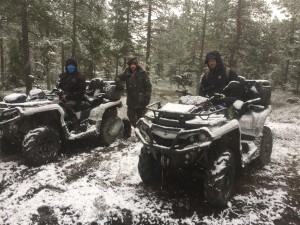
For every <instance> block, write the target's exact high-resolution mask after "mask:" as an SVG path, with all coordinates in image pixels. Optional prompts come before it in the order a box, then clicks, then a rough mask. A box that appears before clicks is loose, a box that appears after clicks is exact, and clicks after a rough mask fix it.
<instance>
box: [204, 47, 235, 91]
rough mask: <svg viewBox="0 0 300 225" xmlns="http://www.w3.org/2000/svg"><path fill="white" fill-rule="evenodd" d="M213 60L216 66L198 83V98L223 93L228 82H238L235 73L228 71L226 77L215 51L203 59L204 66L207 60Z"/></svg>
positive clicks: (224, 69) (220, 60)
mask: <svg viewBox="0 0 300 225" xmlns="http://www.w3.org/2000/svg"><path fill="white" fill-rule="evenodd" d="M211 58H215V59H216V62H217V66H216V68H214V69H209V71H208V72H207V73H205V74H204V75H203V76H202V78H201V82H200V89H199V90H200V91H199V95H200V96H207V95H208V96H212V95H213V94H214V93H223V89H224V88H225V87H226V86H227V84H228V83H229V82H230V81H233V80H236V81H238V76H237V74H236V72H234V71H233V70H231V69H229V73H228V76H227V75H226V67H225V66H224V65H223V62H222V59H221V56H220V53H219V52H217V51H213V52H209V53H208V54H207V55H206V58H205V64H207V66H208V60H209V59H211Z"/></svg>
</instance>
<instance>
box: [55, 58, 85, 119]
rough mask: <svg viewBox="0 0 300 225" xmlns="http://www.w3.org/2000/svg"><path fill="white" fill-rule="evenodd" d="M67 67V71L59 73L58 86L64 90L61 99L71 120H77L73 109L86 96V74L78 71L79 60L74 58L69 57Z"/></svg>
mask: <svg viewBox="0 0 300 225" xmlns="http://www.w3.org/2000/svg"><path fill="white" fill-rule="evenodd" d="M65 69H66V71H65V72H64V73H62V74H60V75H59V81H58V83H57V87H58V88H60V89H61V90H62V91H63V94H62V95H61V96H60V100H61V102H62V103H63V107H64V108H65V109H66V112H67V114H68V116H69V117H70V120H72V121H75V122H77V117H76V115H75V113H74V110H73V109H74V107H75V106H76V105H77V104H79V102H80V101H81V100H82V98H83V96H84V93H85V90H86V82H85V78H84V76H83V75H82V74H81V73H80V72H79V71H78V69H77V62H76V61H75V60H74V59H67V61H66V67H65Z"/></svg>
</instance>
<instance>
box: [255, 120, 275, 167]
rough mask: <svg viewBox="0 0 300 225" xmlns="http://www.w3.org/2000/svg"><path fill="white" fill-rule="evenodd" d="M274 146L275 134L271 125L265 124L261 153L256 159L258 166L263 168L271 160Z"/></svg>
mask: <svg viewBox="0 0 300 225" xmlns="http://www.w3.org/2000/svg"><path fill="white" fill-rule="evenodd" d="M272 148H273V135H272V131H271V129H270V128H269V127H267V126H264V130H263V136H262V139H261V143H260V155H259V156H258V157H257V159H255V164H256V165H257V167H259V168H262V167H264V166H265V165H267V164H268V163H269V162H270V161H271V154H272Z"/></svg>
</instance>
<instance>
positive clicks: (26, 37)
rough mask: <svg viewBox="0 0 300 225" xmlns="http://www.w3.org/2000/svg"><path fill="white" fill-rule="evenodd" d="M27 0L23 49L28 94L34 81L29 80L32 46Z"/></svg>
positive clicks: (23, 19)
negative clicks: (30, 44)
mask: <svg viewBox="0 0 300 225" xmlns="http://www.w3.org/2000/svg"><path fill="white" fill-rule="evenodd" d="M28 23H29V22H28V12H27V1H23V2H22V11H21V26H22V49H23V76H24V81H25V86H26V94H29V91H30V90H31V89H32V83H31V81H30V80H29V76H28V75H30V74H31V63H30V47H29V28H28V27H29V24H28Z"/></svg>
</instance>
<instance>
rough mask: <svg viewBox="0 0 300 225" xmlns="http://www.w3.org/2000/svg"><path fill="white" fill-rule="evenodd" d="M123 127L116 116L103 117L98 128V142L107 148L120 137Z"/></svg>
mask: <svg viewBox="0 0 300 225" xmlns="http://www.w3.org/2000/svg"><path fill="white" fill-rule="evenodd" d="M123 130H124V125H123V122H122V120H121V119H120V118H119V117H118V116H112V117H105V118H104V119H103V120H102V123H101V127H100V142H101V143H103V144H104V145H106V146H109V145H110V144H112V143H113V142H114V141H116V140H117V139H118V138H119V137H122V135H123Z"/></svg>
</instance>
